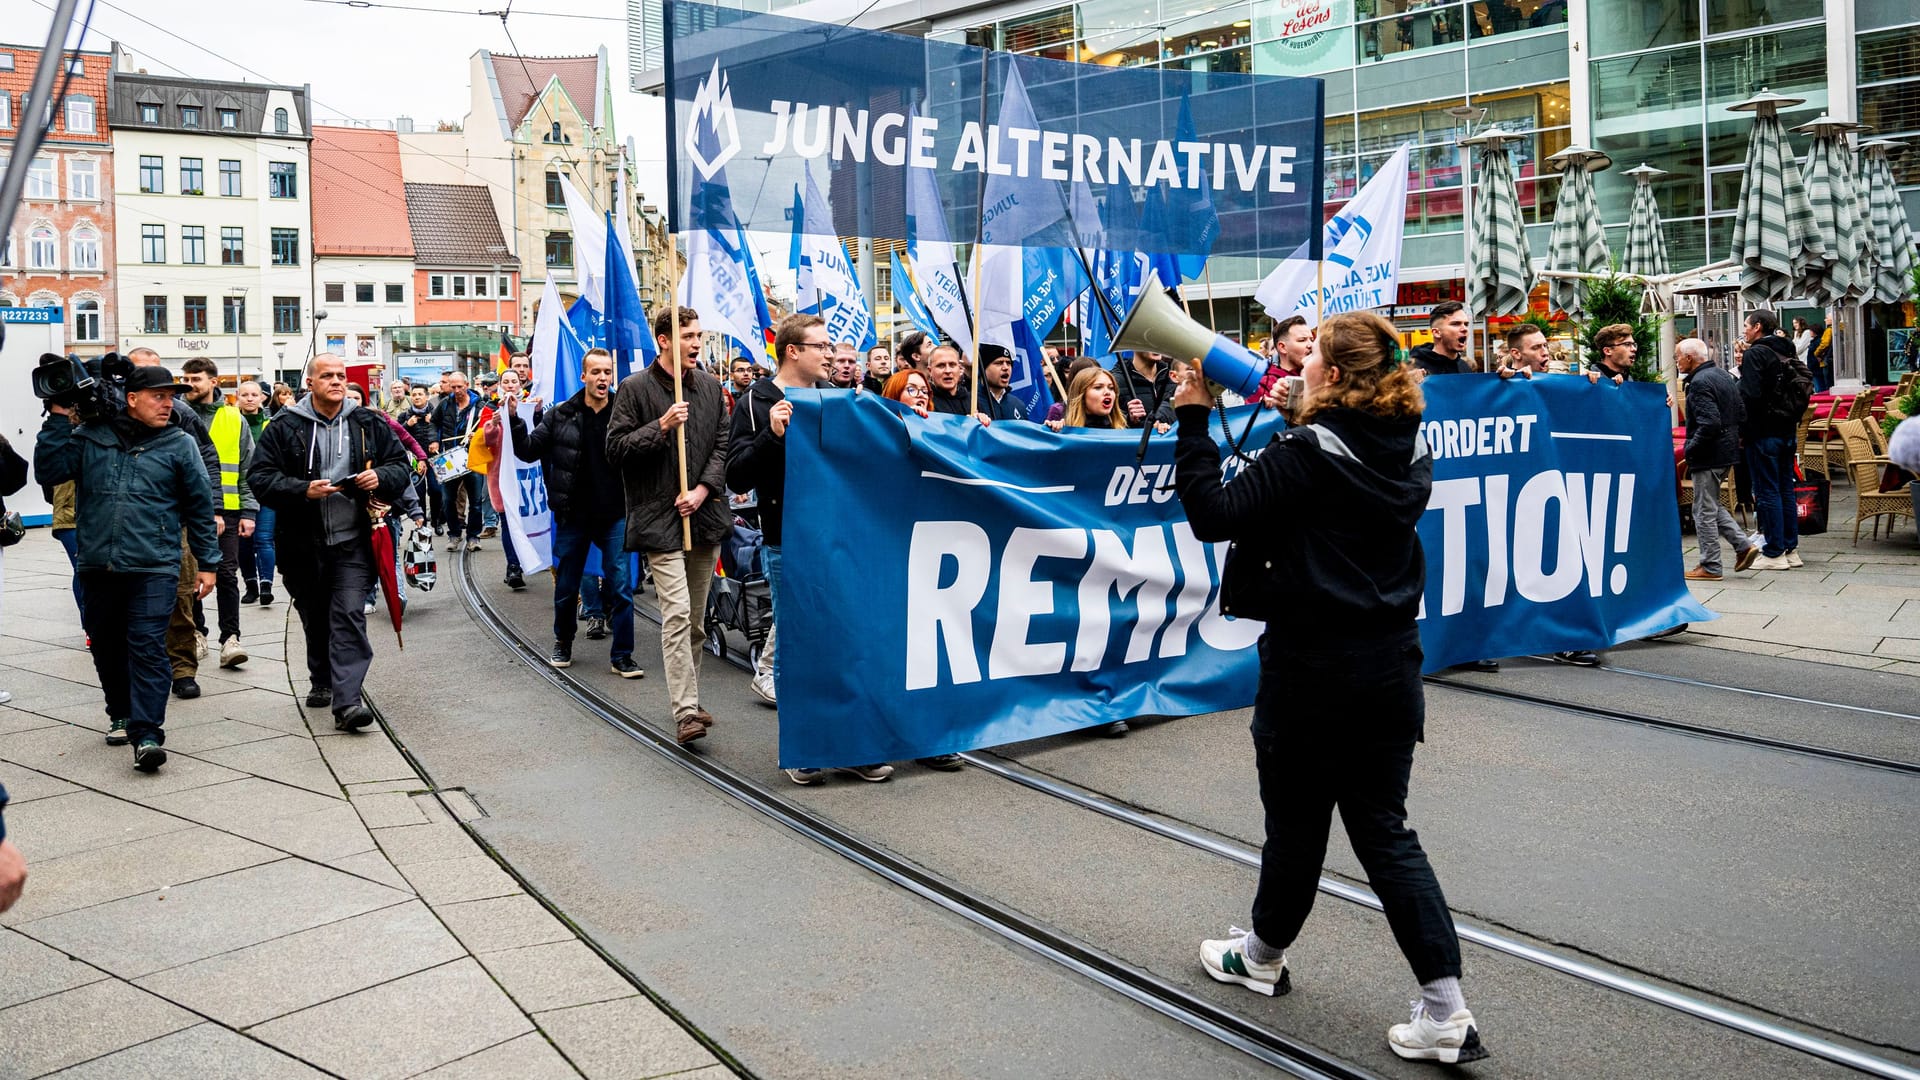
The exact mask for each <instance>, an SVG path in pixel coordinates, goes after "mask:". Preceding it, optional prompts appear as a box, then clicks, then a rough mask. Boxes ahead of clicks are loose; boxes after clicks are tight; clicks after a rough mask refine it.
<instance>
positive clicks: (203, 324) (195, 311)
mask: <svg viewBox="0 0 1920 1080" xmlns="http://www.w3.org/2000/svg"><path fill="white" fill-rule="evenodd" d="M180 304H181V308H180V323H181V326H180V332H181V333H183V334H204V333H206V332H207V298H206V297H204V296H183V297H181V298H180Z"/></svg>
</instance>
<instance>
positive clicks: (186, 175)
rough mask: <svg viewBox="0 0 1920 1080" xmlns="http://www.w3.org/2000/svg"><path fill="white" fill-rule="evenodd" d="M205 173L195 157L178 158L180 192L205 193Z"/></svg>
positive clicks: (183, 193) (186, 193)
mask: <svg viewBox="0 0 1920 1080" xmlns="http://www.w3.org/2000/svg"><path fill="white" fill-rule="evenodd" d="M205 184H206V173H205V171H204V170H203V169H202V168H201V164H200V159H199V158H197V157H183V158H181V159H180V194H182V195H203V194H205V193H206V189H205Z"/></svg>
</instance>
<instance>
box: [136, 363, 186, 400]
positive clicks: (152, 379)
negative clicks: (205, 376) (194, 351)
mask: <svg viewBox="0 0 1920 1080" xmlns="http://www.w3.org/2000/svg"><path fill="white" fill-rule="evenodd" d="M192 389H193V387H191V386H188V385H187V384H186V383H178V382H174V381H173V372H171V371H168V370H167V369H166V368H163V367H158V366H145V367H136V368H134V369H133V372H132V373H131V374H129V375H128V376H127V391H128V392H129V393H131V392H132V391H135V390H171V391H173V392H174V393H176V394H184V393H187V392H188V391H190V390H192Z"/></svg>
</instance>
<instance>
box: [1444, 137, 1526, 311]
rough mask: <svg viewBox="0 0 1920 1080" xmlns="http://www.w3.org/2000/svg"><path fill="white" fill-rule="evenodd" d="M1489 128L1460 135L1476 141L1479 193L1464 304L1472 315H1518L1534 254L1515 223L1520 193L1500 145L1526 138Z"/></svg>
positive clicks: (1467, 143)
mask: <svg viewBox="0 0 1920 1080" xmlns="http://www.w3.org/2000/svg"><path fill="white" fill-rule="evenodd" d="M1526 137H1527V136H1524V135H1510V134H1508V133H1506V132H1503V131H1488V132H1485V133H1483V134H1480V135H1475V136H1473V137H1472V138H1470V139H1462V140H1460V145H1462V146H1479V147H1480V148H1481V154H1480V193H1479V195H1478V200H1477V201H1476V202H1475V203H1474V206H1473V265H1472V266H1470V267H1468V268H1467V308H1468V310H1470V311H1471V312H1472V313H1473V314H1475V315H1480V316H1485V315H1518V314H1519V313H1520V312H1522V311H1525V310H1526V309H1527V294H1528V293H1530V292H1532V291H1533V281H1534V274H1533V259H1532V256H1531V255H1530V253H1529V252H1528V251H1527V233H1526V229H1525V228H1524V227H1522V225H1521V224H1520V195H1519V193H1518V192H1517V191H1515V190H1514V187H1513V166H1512V164H1511V163H1510V162H1509V161H1508V160H1507V155H1506V150H1505V146H1506V144H1507V143H1509V142H1515V141H1518V140H1520V139H1523V138H1526Z"/></svg>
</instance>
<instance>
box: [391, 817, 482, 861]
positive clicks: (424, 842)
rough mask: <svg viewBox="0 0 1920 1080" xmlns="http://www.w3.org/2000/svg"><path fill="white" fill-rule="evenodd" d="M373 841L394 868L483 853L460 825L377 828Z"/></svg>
mask: <svg viewBox="0 0 1920 1080" xmlns="http://www.w3.org/2000/svg"><path fill="white" fill-rule="evenodd" d="M373 838H374V839H375V840H377V841H379V843H380V849H381V850H382V851H385V852H386V853H387V858H389V859H391V860H393V865H395V866H398V867H400V868H401V869H403V870H404V869H406V868H407V867H409V866H411V865H413V864H414V863H422V862H432V861H434V860H436V859H465V858H469V857H471V856H473V855H475V854H477V853H478V852H479V850H480V849H479V848H478V847H476V846H475V845H474V842H473V838H472V837H470V836H468V835H467V834H466V833H465V832H464V831H462V830H461V829H460V827H459V826H457V825H440V824H429V825H402V826H399V827H397V828H392V829H375V830H374V831H373Z"/></svg>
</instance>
